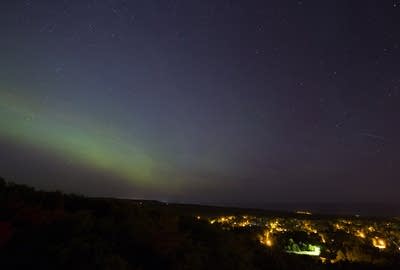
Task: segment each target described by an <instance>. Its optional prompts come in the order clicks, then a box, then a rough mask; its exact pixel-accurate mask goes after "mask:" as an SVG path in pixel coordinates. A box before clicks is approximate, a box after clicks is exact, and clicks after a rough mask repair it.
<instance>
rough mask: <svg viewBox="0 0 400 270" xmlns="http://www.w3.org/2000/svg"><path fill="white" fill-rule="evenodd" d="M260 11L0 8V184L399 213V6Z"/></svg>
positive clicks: (112, 2)
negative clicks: (338, 204) (390, 207)
mask: <svg viewBox="0 0 400 270" xmlns="http://www.w3.org/2000/svg"><path fill="white" fill-rule="evenodd" d="M266 2H267V1H254V2H251V3H249V2H248V1H232V0H230V1H225V0H224V1H183V0H166V1H157V0H154V1H124V0H84V1H72V0H71V1H67V0H65V1H61V0H60V1H44V0H38V1H30V0H25V1H2V2H1V3H0V39H1V42H0V63H1V65H0V147H1V150H2V151H1V153H0V164H1V165H0V175H1V176H3V177H5V178H7V179H10V180H12V181H15V182H18V183H26V184H29V185H33V186H37V187H40V188H45V189H61V190H65V191H68V192H78V193H84V194H89V195H93V196H113V197H129V198H147V199H159V200H167V201H184V202H196V203H215V204H231V205H240V206H242V205H243V206H244V205H261V206H263V205H265V204H267V203H269V202H287V201H289V202H293V201H301V202H310V201H312V202H314V201H317V202H319V201H338V200H340V201H346V202H360V201H361V202H364V201H368V202H369V201H373V202H375V201H377V202H383V201H393V202H399V201H398V194H397V190H398V189H399V188H400V186H399V181H398V179H399V177H400V169H399V168H400V166H398V164H399V162H400V156H399V152H400V151H399V150H400V142H399V140H398V138H399V136H400V124H399V123H400V120H399V119H400V109H399V106H400V105H399V104H400V76H399V70H400V34H399V32H398V27H396V26H397V25H400V16H399V15H400V8H399V5H397V4H396V3H392V1H387V2H385V1H379V2H378V1H364V2H363V3H362V4H358V3H356V1H342V2H340V1H339V2H340V3H338V1H324V3H320V2H321V1H268V3H266ZM384 2H385V3H384Z"/></svg>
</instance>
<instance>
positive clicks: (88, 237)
mask: <svg viewBox="0 0 400 270" xmlns="http://www.w3.org/2000/svg"><path fill="white" fill-rule="evenodd" d="M177 209H179V208H177V207H169V206H167V205H164V204H161V203H156V202H153V203H141V202H137V201H129V200H117V199H93V198H86V197H83V196H78V195H67V194H63V193H61V192H44V191H37V190H35V189H34V188H31V187H28V186H25V185H17V184H14V183H7V182H6V181H4V180H3V179H0V269H115V270H118V269H383V267H382V266H379V267H374V266H372V265H355V264H346V263H344V264H336V265H334V266H329V265H324V264H321V263H320V262H319V261H317V260H314V259H312V258H309V257H301V256H295V255H288V254H286V253H282V252H279V251H277V250H273V249H267V248H265V247H263V246H262V245H260V244H259V242H258V240H257V237H256V234H254V233H252V232H251V231H246V230H237V231H227V230H222V229H221V228H220V227H218V226H215V225H210V224H208V223H207V222H206V221H201V220H200V221H199V220H197V219H195V218H194V216H193V214H192V215H191V214H190V213H187V211H182V212H180V211H179V210H177ZM387 269H400V268H398V265H397V266H396V265H393V266H388V267H387Z"/></svg>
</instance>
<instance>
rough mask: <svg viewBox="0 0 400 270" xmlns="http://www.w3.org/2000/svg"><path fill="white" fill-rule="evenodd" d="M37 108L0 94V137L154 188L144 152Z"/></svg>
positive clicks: (104, 132) (108, 134)
mask: <svg viewBox="0 0 400 270" xmlns="http://www.w3.org/2000/svg"><path fill="white" fill-rule="evenodd" d="M39 107H40V106H38V104H35V103H33V102H32V101H30V102H27V101H25V100H22V99H19V98H17V97H15V96H12V95H7V94H5V93H1V94H0V135H1V136H2V137H3V138H5V139H7V140H11V141H14V142H16V143H19V144H23V145H31V146H35V147H40V148H41V150H44V151H49V152H50V153H52V154H55V155H57V156H60V157H61V158H63V159H73V160H75V161H78V162H79V163H81V164H83V165H84V166H85V167H88V168H91V169H95V170H102V171H104V172H107V173H112V174H113V175H115V176H117V177H120V178H123V179H126V180H129V181H134V182H135V183H137V184H146V185H152V184H155V181H154V180H155V179H156V178H157V175H155V173H154V169H155V161H154V159H153V158H152V157H150V156H149V155H147V154H146V153H145V151H144V150H143V149H140V148H139V147H137V146H135V145H132V143H131V142H129V143H128V142H127V141H125V140H123V139H121V137H122V136H120V135H119V134H118V132H117V131H110V130H107V129H104V128H101V127H100V128H98V127H97V128H93V123H90V128H88V125H84V124H83V123H79V121H67V120H66V119H65V118H64V119H63V117H60V116H58V115H57V113H56V112H49V111H44V110H40V109H39ZM49 115H51V117H49ZM76 122H78V123H79V125H78V124H77V123H76ZM157 166H160V165H159V162H158V163H157ZM157 184H159V183H157Z"/></svg>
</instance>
